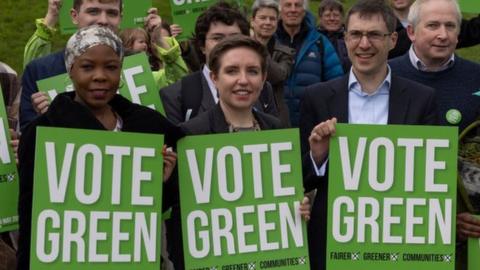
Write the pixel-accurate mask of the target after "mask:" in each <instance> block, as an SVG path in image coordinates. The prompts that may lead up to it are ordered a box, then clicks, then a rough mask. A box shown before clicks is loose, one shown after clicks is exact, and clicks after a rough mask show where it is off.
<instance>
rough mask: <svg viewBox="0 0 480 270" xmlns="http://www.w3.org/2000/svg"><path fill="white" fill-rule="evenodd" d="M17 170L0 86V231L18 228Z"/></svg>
mask: <svg viewBox="0 0 480 270" xmlns="http://www.w3.org/2000/svg"><path fill="white" fill-rule="evenodd" d="M18 185H19V184H18V172H17V164H16V162H15V155H14V154H13V151H12V148H11V146H10V132H9V130H8V117H7V112H6V110H5V105H4V103H3V92H2V87H1V86H0V232H6V231H13V230H16V229H17V228H18V214H17V203H18Z"/></svg>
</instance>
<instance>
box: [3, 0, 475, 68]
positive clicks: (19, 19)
mask: <svg viewBox="0 0 480 270" xmlns="http://www.w3.org/2000/svg"><path fill="white" fill-rule="evenodd" d="M132 1H133V0H132ZM152 1H153V6H154V7H157V8H158V10H159V14H160V15H161V16H162V18H165V19H166V20H170V19H171V17H170V5H169V2H170V1H168V0H152ZM47 2H48V0H36V1H32V0H0V61H2V62H5V63H7V64H9V65H10V66H11V67H12V68H13V69H14V70H16V71H17V72H18V73H21V71H22V62H23V48H24V46H25V44H26V42H27V41H28V39H29V37H30V36H31V35H32V34H33V32H34V31H35V23H34V22H35V19H36V18H42V17H44V16H45V13H46V11H47ZM244 2H245V5H246V6H248V7H249V6H251V4H252V2H253V1H252V0H245V1H244ZM343 2H344V3H345V6H346V7H349V6H351V5H352V4H353V3H354V2H355V0H344V1H343ZM318 4H319V0H312V1H311V3H310V9H311V10H312V11H316V10H317V7H318ZM471 16H473V15H466V17H467V18H468V17H471ZM67 38H68V37H66V36H60V35H57V36H56V37H55V38H54V40H53V47H54V50H58V49H60V48H62V47H63V46H64V45H65V43H66V40H67ZM457 53H458V54H459V55H460V56H462V57H464V58H467V59H471V60H473V61H477V62H480V46H479V45H477V46H475V47H471V48H467V49H461V50H458V51H457Z"/></svg>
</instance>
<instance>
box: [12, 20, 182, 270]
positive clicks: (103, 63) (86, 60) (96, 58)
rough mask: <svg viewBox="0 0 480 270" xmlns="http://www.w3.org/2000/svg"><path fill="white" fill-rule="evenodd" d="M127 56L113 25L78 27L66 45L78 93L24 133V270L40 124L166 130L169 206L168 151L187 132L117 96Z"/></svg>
mask: <svg viewBox="0 0 480 270" xmlns="http://www.w3.org/2000/svg"><path fill="white" fill-rule="evenodd" d="M122 58H123V47H122V42H121V40H120V38H118V37H117V36H116V34H115V33H114V32H113V31H112V30H110V29H109V28H107V27H104V26H99V25H91V26H87V27H85V28H81V29H80V30H78V31H77V32H76V33H75V34H74V35H73V36H72V37H71V38H70V39H69V41H68V43H67V47H66V50H65V63H64V65H65V68H66V70H67V72H68V74H69V76H70V78H71V80H72V82H73V86H74V92H65V93H62V94H59V95H57V96H56V97H55V99H54V100H53V101H52V104H51V106H50V107H49V109H48V111H47V112H46V113H44V114H42V115H41V116H39V117H37V118H36V119H35V120H33V122H32V123H31V124H30V125H28V126H27V128H26V129H25V132H24V133H23V134H22V138H21V141H20V147H19V174H20V195H19V202H18V210H19V225H20V240H19V249H18V253H17V256H18V269H19V270H27V269H29V259H30V235H31V215H32V212H31V211H32V197H33V192H34V191H33V168H34V161H35V158H34V155H35V138H36V129H37V127H39V126H45V127H63V128H81V129H93V130H109V131H113V132H120V131H126V132H141V133H155V134H164V135H165V144H166V145H165V146H164V150H163V157H164V164H163V168H164V194H165V195H164V196H163V198H162V199H163V206H164V209H166V208H168V206H169V203H168V202H169V201H170V199H169V198H170V194H171V190H170V186H173V185H174V182H175V181H173V183H172V181H167V180H168V179H169V178H170V176H171V175H172V173H173V170H174V168H175V164H176V154H175V153H174V152H171V151H166V146H167V145H168V146H175V144H176V141H177V140H178V139H179V138H180V137H182V136H183V133H182V132H181V131H180V130H179V129H178V128H177V127H176V126H175V125H173V124H172V123H171V122H170V121H168V120H167V119H166V118H165V117H163V116H162V115H161V114H160V113H158V112H156V111H155V110H152V109H150V108H147V107H144V106H141V105H137V104H133V103H131V102H130V101H128V100H127V99H125V98H124V97H122V96H120V95H118V94H117V89H118V86H119V83H120V74H121V68H122V60H123V59H122ZM98 89H102V90H98Z"/></svg>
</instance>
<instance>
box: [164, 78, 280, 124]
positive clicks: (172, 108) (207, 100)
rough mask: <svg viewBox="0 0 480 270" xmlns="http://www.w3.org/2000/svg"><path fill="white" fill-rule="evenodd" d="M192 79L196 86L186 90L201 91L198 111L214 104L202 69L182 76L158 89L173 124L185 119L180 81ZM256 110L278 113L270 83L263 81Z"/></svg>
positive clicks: (275, 114)
mask: <svg viewBox="0 0 480 270" xmlns="http://www.w3.org/2000/svg"><path fill="white" fill-rule="evenodd" d="M187 78H189V79H193V80H195V81H197V83H196V85H198V88H195V89H193V88H192V89H189V90H188V91H189V92H190V91H192V92H193V91H202V94H201V97H202V98H201V99H202V100H201V102H200V107H199V109H198V113H199V114H200V113H201V112H204V111H207V110H209V109H210V108H212V107H213V106H214V105H215V100H214V99H213V96H212V92H211V91H210V87H209V86H208V82H207V79H206V78H205V77H204V76H203V73H202V71H197V72H194V73H192V74H189V75H187V76H185V77H184V78H182V79H181V80H180V81H178V82H176V83H174V84H172V85H169V86H167V87H165V88H162V89H160V98H161V99H162V103H163V108H164V109H165V113H166V115H167V118H168V119H169V120H170V121H172V122H173V123H174V124H177V125H178V124H180V123H182V122H184V121H185V115H184V114H183V112H182V96H181V95H182V91H181V89H182V82H183V81H184V80H185V79H187ZM254 106H255V107H256V108H257V109H258V110H260V111H263V112H265V113H268V114H272V115H274V116H277V115H278V111H277V106H276V105H275V98H274V96H273V90H272V86H271V85H270V83H268V82H265V85H264V87H263V89H262V93H261V94H260V97H259V99H258V101H257V102H256V103H255V105H254Z"/></svg>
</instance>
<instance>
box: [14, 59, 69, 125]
mask: <svg viewBox="0 0 480 270" xmlns="http://www.w3.org/2000/svg"><path fill="white" fill-rule="evenodd" d="M64 55H65V51H63V50H62V51H59V52H56V53H52V54H49V55H47V56H44V57H41V58H38V59H35V60H33V61H32V62H30V63H29V64H28V65H27V67H26V68H25V70H24V71H23V76H22V96H21V99H20V128H21V130H23V129H24V128H25V126H27V124H28V123H30V122H31V121H32V120H33V119H35V118H36V117H37V113H36V112H35V110H34V109H33V106H32V98H31V97H32V94H33V93H36V92H38V87H37V81H39V80H41V79H46V78H50V77H53V76H55V75H60V74H64V73H67V69H66V68H65V57H64Z"/></svg>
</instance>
